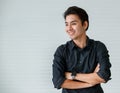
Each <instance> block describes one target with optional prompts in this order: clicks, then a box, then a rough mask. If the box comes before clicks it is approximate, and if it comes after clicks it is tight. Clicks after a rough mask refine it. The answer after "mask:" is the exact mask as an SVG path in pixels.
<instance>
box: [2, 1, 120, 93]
mask: <svg viewBox="0 0 120 93" xmlns="http://www.w3.org/2000/svg"><path fill="white" fill-rule="evenodd" d="M72 5H76V6H79V7H82V8H84V9H85V10H86V11H87V12H88V14H89V17H90V28H89V29H88V31H87V34H88V36H89V37H90V38H94V39H95V40H100V41H102V42H104V43H105V44H106V46H107V48H108V50H109V52H110V60H111V63H112V68H111V71H112V80H111V81H110V82H108V83H107V84H103V85H102V86H103V88H104V91H105V93H120V84H119V82H120V79H119V78H120V57H119V56H120V54H119V53H120V49H119V47H120V12H119V9H120V1H119V0H0V93H60V91H61V90H56V89H54V87H53V84H52V81H51V79H52V60H53V54H54V52H55V50H56V48H57V47H58V46H59V45H60V44H62V43H65V42H66V41H67V40H69V37H68V36H67V35H66V33H65V31H64V19H63V16H62V15H63V12H64V11H65V10H66V9H67V8H68V7H69V6H72Z"/></svg>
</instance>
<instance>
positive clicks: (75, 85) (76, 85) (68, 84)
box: [61, 79, 93, 89]
mask: <svg viewBox="0 0 120 93" xmlns="http://www.w3.org/2000/svg"><path fill="white" fill-rule="evenodd" d="M92 86H93V85H91V84H89V83H86V82H79V81H73V80H70V79H66V80H65V81H64V82H63V83H62V85H61V87H62V88H66V89H80V88H88V87H92Z"/></svg>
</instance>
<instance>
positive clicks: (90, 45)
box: [52, 6, 111, 93]
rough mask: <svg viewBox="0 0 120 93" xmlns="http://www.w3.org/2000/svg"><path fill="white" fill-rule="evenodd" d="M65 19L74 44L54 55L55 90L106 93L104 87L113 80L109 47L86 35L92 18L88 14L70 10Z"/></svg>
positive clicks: (69, 92) (78, 92)
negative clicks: (103, 85) (103, 84)
mask: <svg viewBox="0 0 120 93" xmlns="http://www.w3.org/2000/svg"><path fill="white" fill-rule="evenodd" d="M64 18H65V25H66V32H67V34H68V35H69V36H70V38H71V40H70V41H68V42H67V43H66V44H63V45H60V46H59V47H58V48H57V50H56V52H55V54H54V60H53V65H52V66H53V79H52V80H53V84H54V87H55V88H57V89H60V88H62V93H104V92H103V89H102V88H101V85H100V84H101V83H105V82H107V81H108V80H110V76H111V71H110V67H111V63H110V62H109V54H108V50H107V48H106V46H105V45H104V44H103V43H102V42H100V41H95V40H93V39H90V38H89V37H88V36H87V35H86V31H87V29H88V27H89V18H88V14H87V13H86V11H85V10H83V9H82V8H79V7H76V6H72V7H69V8H68V9H67V10H66V11H65V13H64Z"/></svg>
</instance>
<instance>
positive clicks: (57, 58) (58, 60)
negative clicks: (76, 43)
mask: <svg viewBox="0 0 120 93" xmlns="http://www.w3.org/2000/svg"><path fill="white" fill-rule="evenodd" d="M63 51H64V50H63V47H62V46H60V47H58V48H57V50H56V52H55V54H54V59H53V65H52V71H53V78H52V81H53V84H54V87H55V88H57V89H60V88H61V85H62V83H63V82H64V80H65V61H64V58H63Z"/></svg>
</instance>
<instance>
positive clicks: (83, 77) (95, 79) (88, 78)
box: [66, 64, 105, 85]
mask: <svg viewBox="0 0 120 93" xmlns="http://www.w3.org/2000/svg"><path fill="white" fill-rule="evenodd" d="M98 71H99V64H98V65H97V67H96V69H95V71H94V72H93V73H88V74H84V73H77V75H76V76H75V79H76V80H79V81H82V82H86V83H89V84H91V85H96V84H99V83H103V82H105V80H104V79H102V78H101V77H100V76H98V74H97V72H98ZM71 74H72V73H70V72H66V78H67V79H71V80H72V77H71Z"/></svg>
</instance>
